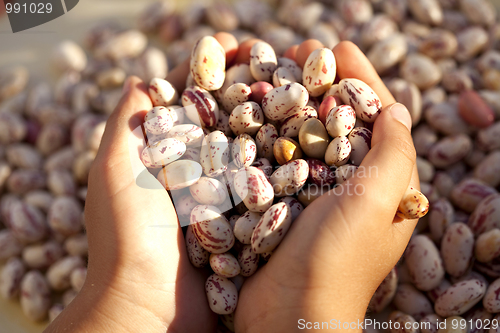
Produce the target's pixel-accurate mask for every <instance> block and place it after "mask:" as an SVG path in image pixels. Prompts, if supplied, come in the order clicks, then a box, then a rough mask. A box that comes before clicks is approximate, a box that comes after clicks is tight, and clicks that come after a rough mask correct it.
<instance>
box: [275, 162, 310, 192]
mask: <svg viewBox="0 0 500 333" xmlns="http://www.w3.org/2000/svg"><path fill="white" fill-rule="evenodd" d="M308 175H309V166H308V164H307V162H306V161H305V160H302V159H297V160H293V161H290V162H288V163H286V164H283V165H282V166H281V167H279V168H278V169H277V170H276V171H274V172H273V174H272V175H271V178H270V182H271V184H272V186H273V189H274V195H275V196H276V197H283V196H290V195H294V194H295V193H297V192H298V191H299V190H300V189H301V187H302V186H303V185H304V184H305V182H306V181H307V177H308Z"/></svg>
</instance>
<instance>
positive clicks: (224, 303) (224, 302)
mask: <svg viewBox="0 0 500 333" xmlns="http://www.w3.org/2000/svg"><path fill="white" fill-rule="evenodd" d="M205 291H206V293H207V298H208V305H209V306H210V309H211V310H212V311H213V312H215V313H217V314H230V313H232V312H233V311H234V310H235V309H236V304H237V303H238V291H237V290H236V286H235V285H234V283H233V282H231V280H229V279H227V278H225V277H222V276H219V275H217V274H212V275H210V276H209V277H208V279H207V282H206V283H205Z"/></svg>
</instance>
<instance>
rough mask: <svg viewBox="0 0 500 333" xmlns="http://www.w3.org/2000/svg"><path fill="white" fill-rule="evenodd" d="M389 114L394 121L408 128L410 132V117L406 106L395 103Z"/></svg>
mask: <svg viewBox="0 0 500 333" xmlns="http://www.w3.org/2000/svg"><path fill="white" fill-rule="evenodd" d="M390 112H391V116H392V117H393V118H394V119H396V120H397V121H399V122H400V123H401V124H403V125H405V126H406V128H408V130H409V131H411V116H410V112H409V111H408V109H407V108H406V106H404V105H403V104H400V103H395V104H394V105H393V106H392V107H391V110H390Z"/></svg>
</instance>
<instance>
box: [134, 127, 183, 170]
mask: <svg viewBox="0 0 500 333" xmlns="http://www.w3.org/2000/svg"><path fill="white" fill-rule="evenodd" d="M180 126H182V125H180ZM185 152H186V144H185V143H184V142H182V141H179V140H177V139H174V138H168V139H164V140H160V141H157V142H154V143H152V144H151V145H148V146H146V147H145V148H144V150H143V151H142V153H141V160H142V163H144V165H145V166H146V167H147V168H154V169H159V168H162V167H164V166H165V165H167V164H170V163H172V162H173V161H175V160H178V159H179V158H181V157H182V155H183V154H184V153H185Z"/></svg>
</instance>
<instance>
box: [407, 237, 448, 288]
mask: <svg viewBox="0 0 500 333" xmlns="http://www.w3.org/2000/svg"><path fill="white" fill-rule="evenodd" d="M405 260H406V265H407V267H408V269H409V271H410V275H411V277H412V282H413V284H414V285H415V287H417V288H418V289H420V290H423V291H429V290H432V289H434V288H436V287H437V286H438V285H439V284H440V283H441V280H442V279H443V278H444V273H445V272H444V269H443V262H442V260H441V257H440V255H439V250H438V248H437V247H436V246H435V245H434V243H433V242H432V241H431V240H430V238H429V237H427V236H425V235H417V236H414V237H412V239H411V240H410V243H409V244H408V246H407V248H406V252H405Z"/></svg>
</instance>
